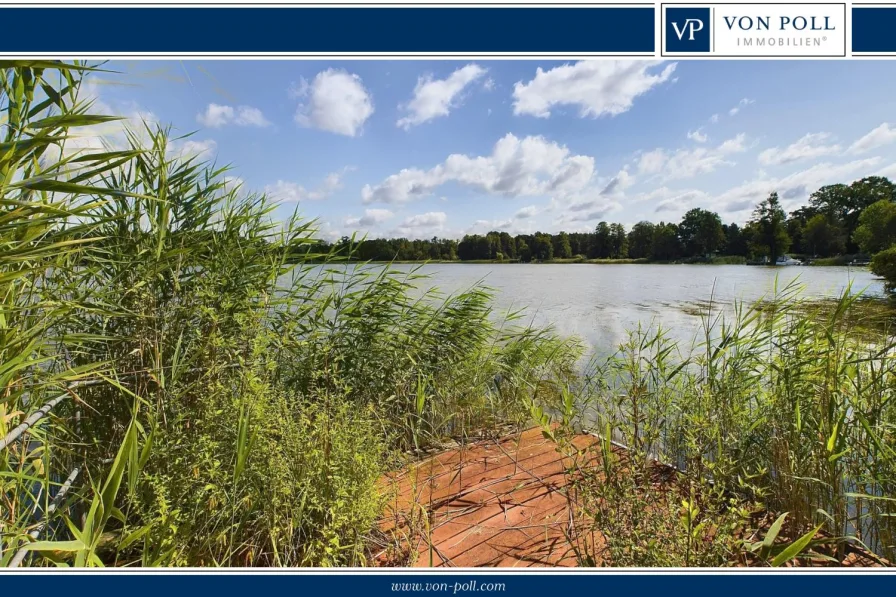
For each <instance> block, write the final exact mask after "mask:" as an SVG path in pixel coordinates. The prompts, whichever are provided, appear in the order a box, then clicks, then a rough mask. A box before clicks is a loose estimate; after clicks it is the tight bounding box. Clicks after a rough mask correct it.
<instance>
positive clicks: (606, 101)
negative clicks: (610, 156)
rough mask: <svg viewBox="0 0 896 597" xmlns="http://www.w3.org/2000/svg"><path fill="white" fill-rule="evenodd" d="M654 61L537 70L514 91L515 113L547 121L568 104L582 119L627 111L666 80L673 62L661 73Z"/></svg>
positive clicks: (588, 63) (594, 62) (589, 62)
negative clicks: (639, 98) (529, 79)
mask: <svg viewBox="0 0 896 597" xmlns="http://www.w3.org/2000/svg"><path fill="white" fill-rule="evenodd" d="M659 64H660V62H659V61H654V60H635V61H630V60H587V61H582V62H577V63H576V64H565V65H563V66H558V67H556V68H553V69H551V70H548V71H545V70H542V69H541V68H540V67H539V68H538V70H537V71H536V73H535V78H533V79H532V80H531V81H529V82H528V83H523V82H522V81H519V82H517V83H516V85H514V88H513V98H514V102H513V112H514V114H518V115H519V114H530V115H533V116H538V117H539V118H547V117H549V116H550V115H551V110H552V109H553V108H555V107H556V106H562V105H570V106H575V107H577V108H578V109H579V115H580V116H581V117H583V118H584V117H591V118H597V117H598V116H603V115H605V114H607V115H610V116H615V115H617V114H622V113H623V112H627V111H628V110H629V109H630V108H631V107H632V103H633V102H634V100H635V98H636V97H638V96H639V95H641V94H643V93H646V92H647V91H650V90H651V89H653V88H654V87H656V86H657V85H660V84H662V83H664V82H666V81H668V80H669V78H670V76H671V75H672V73H673V72H674V71H675V66H676V65H675V63H674V62H673V63H671V64H667V65H666V66H665V67H664V68H663V69H662V70H659V71H656V70H655V69H654V67H656V66H658V65H659Z"/></svg>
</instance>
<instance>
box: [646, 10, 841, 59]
mask: <svg viewBox="0 0 896 597" xmlns="http://www.w3.org/2000/svg"><path fill="white" fill-rule="evenodd" d="M662 18H663V23H662V25H661V31H662V39H663V42H662V52H661V54H662V55H663V56H670V57H671V56H682V57H686V56H691V57H700V58H708V57H710V56H714V57H719V58H733V57H736V56H774V57H776V58H789V57H800V56H829V57H835V56H838V57H839V56H846V4H845V3H833V2H829V3H825V4H803V3H800V4H789V3H788V4H784V3H779V2H776V3H772V2H753V3H750V4H735V3H725V4H722V3H721V2H716V3H709V4H701V5H692V4H664V5H662Z"/></svg>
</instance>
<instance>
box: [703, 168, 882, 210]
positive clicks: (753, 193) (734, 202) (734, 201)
mask: <svg viewBox="0 0 896 597" xmlns="http://www.w3.org/2000/svg"><path fill="white" fill-rule="evenodd" d="M879 163H880V158H877V157H874V158H868V159H863V160H854V161H852V162H847V163H845V164H832V163H828V162H823V163H818V164H814V165H813V166H811V167H809V168H806V169H804V170H800V171H797V172H793V173H791V174H788V175H786V176H782V177H779V178H759V179H756V180H751V181H748V182H745V183H742V184H740V185H738V186H736V187H734V188H731V189H729V190H727V191H725V192H724V193H722V194H721V195H718V196H716V197H714V199H713V204H714V205H715V206H716V207H717V208H721V209H722V210H723V211H724V212H725V213H735V214H736V213H742V212H749V211H752V210H753V208H754V207H755V206H756V204H757V203H758V202H759V201H761V200H762V199H765V198H766V197H767V196H768V194H769V193H771V192H772V191H777V193H778V195H779V197H780V198H781V200H782V204H783V206H784V209H785V210H788V211H789V210H791V209H794V208H796V207H797V206H799V205H800V204H802V203H804V202H805V200H806V198H808V196H809V195H810V194H811V193H812V192H814V191H815V190H816V189H818V188H819V187H821V186H824V185H827V184H834V183H839V182H849V181H851V180H852V177H853V176H855V175H856V174H857V173H858V174H864V173H866V172H868V171H870V170H873V169H874V167H875V166H877V165H878V164H879Z"/></svg>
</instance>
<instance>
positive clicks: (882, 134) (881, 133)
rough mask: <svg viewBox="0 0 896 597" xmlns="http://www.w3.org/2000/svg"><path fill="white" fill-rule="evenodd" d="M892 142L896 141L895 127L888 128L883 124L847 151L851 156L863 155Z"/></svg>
mask: <svg viewBox="0 0 896 597" xmlns="http://www.w3.org/2000/svg"><path fill="white" fill-rule="evenodd" d="M893 141H896V127H890V124H889V123H886V122H885V123H883V124H881V125H880V126H879V127H877V128H875V129H874V130H872V131H871V132H870V133H868V134H867V135H865V136H863V137H862V138H860V139H858V140H857V141H856V142H855V143H853V144H852V145H850V146H849V149H848V150H847V151H848V152H849V153H852V154H855V153H865V152H866V151H871V150H872V149H877V148H878V147H882V146H884V145H889V144H890V143H892V142H893Z"/></svg>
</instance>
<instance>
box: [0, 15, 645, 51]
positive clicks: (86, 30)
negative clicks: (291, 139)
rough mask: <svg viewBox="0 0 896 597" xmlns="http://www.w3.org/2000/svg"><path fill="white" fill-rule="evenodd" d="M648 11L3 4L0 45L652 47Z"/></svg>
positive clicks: (457, 48) (16, 47) (333, 48)
mask: <svg viewBox="0 0 896 597" xmlns="http://www.w3.org/2000/svg"><path fill="white" fill-rule="evenodd" d="M654 18H655V10H654V8H653V6H646V7H645V6H631V7H598V6H585V7H582V6H576V7H544V6H528V7H527V6H505V7H486V8H477V7H473V6H460V7H445V6H442V7H433V8H425V7H420V6H416V7H396V6H391V7H383V8H372V7H371V8H356V7H327V8H303V7H285V8H284V7H273V8H247V7H208V8H199V7H189V8H187V7H185V8H177V7H139V8H124V7H111V8H101V7H93V8H2V7H0V31H2V33H0V53H2V54H6V55H11V54H16V53H19V54H28V53H44V54H46V53H60V54H78V53H82V54H125V53H132V52H133V53H149V54H163V53H178V54H216V53H230V54H250V53H268V54H278V53H280V54H290V53H331V54H337V53H338V54H432V53H449V54H463V53H469V54H485V53H489V54H492V53H495V54H500V53H515V52H524V53H533V54H550V53H563V54H590V53H616V54H626V53H652V52H653V51H654ZM36 31H41V32H47V34H36V33H35V32H36ZM53 32H56V33H53Z"/></svg>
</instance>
